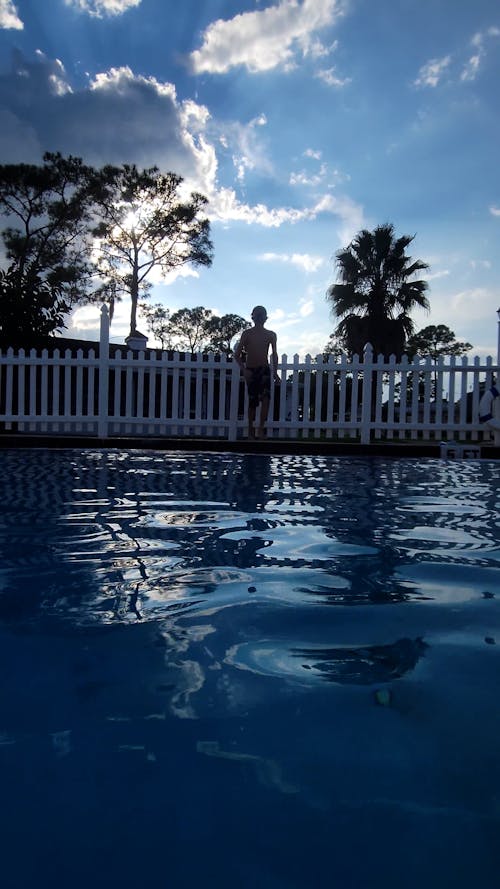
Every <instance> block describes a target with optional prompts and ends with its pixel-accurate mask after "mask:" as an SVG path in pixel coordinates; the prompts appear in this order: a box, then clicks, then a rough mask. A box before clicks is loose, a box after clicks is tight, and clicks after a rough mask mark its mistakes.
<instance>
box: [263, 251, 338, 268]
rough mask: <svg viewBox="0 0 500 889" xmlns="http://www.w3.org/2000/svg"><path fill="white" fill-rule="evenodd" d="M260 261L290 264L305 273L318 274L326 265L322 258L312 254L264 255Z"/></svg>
mask: <svg viewBox="0 0 500 889" xmlns="http://www.w3.org/2000/svg"><path fill="white" fill-rule="evenodd" d="M258 259H260V260H262V262H283V263H290V264H291V265H294V266H297V268H300V269H302V270H303V271H304V272H316V271H317V270H318V269H319V268H320V267H321V266H322V265H323V263H324V259H323V257H322V256H312V255H311V254H310V253H262V254H261V255H260V256H259V257H258Z"/></svg>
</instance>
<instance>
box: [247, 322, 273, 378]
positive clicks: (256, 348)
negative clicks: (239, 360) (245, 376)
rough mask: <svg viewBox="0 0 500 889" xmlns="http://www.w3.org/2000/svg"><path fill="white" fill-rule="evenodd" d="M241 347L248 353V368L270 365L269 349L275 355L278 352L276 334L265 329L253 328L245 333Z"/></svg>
mask: <svg viewBox="0 0 500 889" xmlns="http://www.w3.org/2000/svg"><path fill="white" fill-rule="evenodd" d="M240 347H241V351H243V352H245V353H246V361H245V366H246V367H247V368H249V369H251V368H253V367H263V366H264V365H265V364H267V363H268V357H269V349H271V350H272V352H273V355H274V353H275V351H276V334H275V333H274V332H273V331H272V330H266V328H265V327H260V326H259V327H252V328H251V329H250V330H245V331H243V334H242V337H241V340H240Z"/></svg>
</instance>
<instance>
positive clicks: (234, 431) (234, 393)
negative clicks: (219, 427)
mask: <svg viewBox="0 0 500 889" xmlns="http://www.w3.org/2000/svg"><path fill="white" fill-rule="evenodd" d="M226 361H227V359H226ZM221 370H222V365H221ZM228 370H230V371H231V396H230V402H229V428H228V435H227V437H228V441H236V439H237V436H238V406H239V400H240V366H239V364H238V362H237V361H235V360H234V358H233V359H232V361H231V364H230V365H228V364H226V373H227V371H228Z"/></svg>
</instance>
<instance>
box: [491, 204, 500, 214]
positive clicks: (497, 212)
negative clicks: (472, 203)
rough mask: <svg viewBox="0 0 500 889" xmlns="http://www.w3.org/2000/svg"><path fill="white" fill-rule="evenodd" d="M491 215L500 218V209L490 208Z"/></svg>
mask: <svg viewBox="0 0 500 889" xmlns="http://www.w3.org/2000/svg"><path fill="white" fill-rule="evenodd" d="M490 213H491V215H492V216H500V207H493V206H491V207H490Z"/></svg>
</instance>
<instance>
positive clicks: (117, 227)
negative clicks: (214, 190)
mask: <svg viewBox="0 0 500 889" xmlns="http://www.w3.org/2000/svg"><path fill="white" fill-rule="evenodd" d="M96 182H97V186H98V191H99V198H98V210H99V216H100V222H99V224H98V225H96V226H95V228H94V229H93V234H94V235H95V236H96V238H97V239H98V245H99V246H98V257H97V268H98V271H99V274H100V276H101V278H102V280H103V286H102V288H101V290H100V292H99V294H96V296H99V297H101V298H102V297H103V296H107V298H108V301H109V300H115V299H117V300H119V299H120V298H121V297H122V296H123V294H126V295H127V296H130V299H131V303H132V306H131V314H130V333H131V334H134V333H136V331H137V305H138V300H139V296H140V295H143V296H145V295H146V293H147V290H148V286H149V282H148V281H147V278H148V276H149V275H150V273H151V272H152V270H153V269H154V268H156V269H157V270H159V272H160V274H161V275H162V276H163V277H165V276H166V275H168V274H169V272H172V271H174V270H175V269H178V268H179V267H181V266H183V265H186V264H192V265H195V266H198V265H203V266H210V265H211V263H212V253H213V249H212V243H211V240H210V236H209V235H210V224H209V221H208V219H205V218H203V217H202V216H201V213H202V211H203V209H204V207H205V205H206V204H207V199H206V198H205V197H203V195H201V194H198V193H196V192H192V193H191V195H190V197H189V199H188V200H183V199H182V197H181V186H182V183H183V180H182V178H181V177H180V176H178V175H176V174H175V173H161V172H160V170H159V169H158V167H150V168H148V169H145V170H138V169H137V167H136V166H135V165H128V164H125V165H123V166H122V167H112V166H106V167H103V168H102V170H100V171H99V173H98V174H97V180H96Z"/></svg>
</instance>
